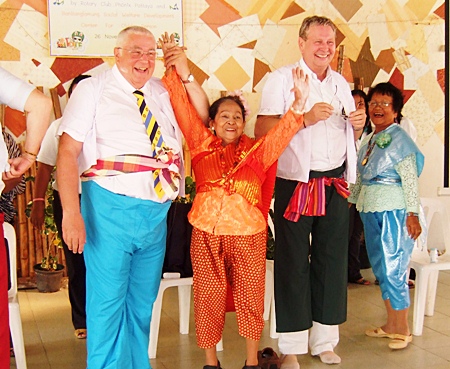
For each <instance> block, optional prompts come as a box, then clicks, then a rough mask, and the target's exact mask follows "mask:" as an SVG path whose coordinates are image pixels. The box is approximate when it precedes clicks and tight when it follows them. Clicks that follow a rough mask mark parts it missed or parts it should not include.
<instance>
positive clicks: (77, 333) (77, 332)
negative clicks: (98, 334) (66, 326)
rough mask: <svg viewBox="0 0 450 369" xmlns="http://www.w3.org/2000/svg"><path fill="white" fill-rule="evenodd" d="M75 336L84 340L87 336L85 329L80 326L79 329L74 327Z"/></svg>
mask: <svg viewBox="0 0 450 369" xmlns="http://www.w3.org/2000/svg"><path fill="white" fill-rule="evenodd" d="M74 334H75V337H76V338H78V339H79V340H84V339H86V337H87V329H85V328H80V329H75V333H74Z"/></svg>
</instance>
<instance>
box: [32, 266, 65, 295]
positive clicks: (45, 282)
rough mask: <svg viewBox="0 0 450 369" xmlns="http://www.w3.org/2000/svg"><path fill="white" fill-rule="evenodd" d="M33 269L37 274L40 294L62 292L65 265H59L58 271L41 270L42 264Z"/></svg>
mask: <svg viewBox="0 0 450 369" xmlns="http://www.w3.org/2000/svg"><path fill="white" fill-rule="evenodd" d="M33 269H34V272H35V273H36V285H37V289H38V291H39V292H57V291H59V290H60V288H61V278H62V276H63V273H64V265H62V264H58V268H57V269H56V270H45V269H42V268H41V264H36V265H35V266H34V267H33Z"/></svg>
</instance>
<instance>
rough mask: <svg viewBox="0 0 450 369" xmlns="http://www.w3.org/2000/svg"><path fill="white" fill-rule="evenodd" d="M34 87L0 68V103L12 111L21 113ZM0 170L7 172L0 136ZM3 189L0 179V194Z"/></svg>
mask: <svg viewBox="0 0 450 369" xmlns="http://www.w3.org/2000/svg"><path fill="white" fill-rule="evenodd" d="M33 90H34V86H33V85H31V84H29V83H26V82H24V81H22V80H21V79H20V78H17V77H16V76H14V75H12V74H11V73H9V72H8V71H6V70H5V69H3V68H1V67H0V103H1V104H5V105H8V106H9V107H10V108H12V109H16V110H20V111H23V110H24V108H25V103H26V102H27V99H28V97H29V96H30V94H31V92H32V91H33ZM0 136H1V137H0V169H1V171H2V172H5V171H8V170H9V164H8V150H7V149H6V145H5V142H4V141H3V135H0ZM4 188H5V184H4V183H3V181H2V180H1V178H0V193H1V192H2V191H3V189H4Z"/></svg>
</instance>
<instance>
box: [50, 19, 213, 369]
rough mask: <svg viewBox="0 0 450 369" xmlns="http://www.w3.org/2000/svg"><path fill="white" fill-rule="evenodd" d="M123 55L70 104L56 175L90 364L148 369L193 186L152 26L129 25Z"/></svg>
mask: <svg viewBox="0 0 450 369" xmlns="http://www.w3.org/2000/svg"><path fill="white" fill-rule="evenodd" d="M114 59H115V65H114V66H113V67H112V69H111V70H108V71H105V72H103V73H101V74H99V75H97V76H94V77H91V78H89V79H86V80H84V81H82V82H81V83H80V84H79V85H78V87H77V88H76V89H75V91H74V92H73V94H72V96H71V98H70V99H69V101H68V103H67V106H66V108H65V111H64V115H63V118H62V122H61V125H60V127H59V129H58V134H59V135H60V136H61V137H60V140H59V148H58V156H57V164H56V165H57V168H58V171H57V174H56V180H57V182H58V189H59V195H60V198H61V204H62V208H63V220H62V233H63V236H64V241H65V242H66V244H67V246H68V248H69V250H72V252H74V253H79V254H80V253H84V260H85V263H86V319H87V330H88V333H89V337H88V340H87V366H88V368H92V369H123V368H127V369H149V368H150V363H149V360H148V345H149V331H150V320H151V314H152V307H153V303H154V301H155V299H156V296H157V294H158V289H159V285H160V282H161V271H162V265H163V260H164V253H165V245H166V235H167V212H168V210H169V207H170V204H171V202H172V200H173V199H175V198H176V197H177V195H178V193H179V192H180V193H181V195H183V192H184V179H183V176H184V173H183V162H182V134H181V131H180V130H179V128H178V125H177V122H176V119H175V116H174V114H173V110H172V107H171V104H170V99H169V94H168V92H167V90H166V89H165V88H164V86H163V84H162V82H161V80H160V79H158V78H155V77H153V72H154V70H155V62H156V40H155V37H154V36H153V34H152V33H151V32H150V31H149V30H148V29H146V28H144V27H139V26H130V27H127V28H125V29H123V30H122V31H120V33H119V34H118V36H117V40H116V47H115V48H114ZM188 88H189V91H188V93H189V97H190V98H191V101H192V102H193V103H194V105H195V106H196V107H197V108H198V109H199V111H200V112H204V111H207V107H208V101H207V97H206V94H204V91H203V90H202V88H201V87H200V85H198V84H197V83H196V82H195V81H194V82H193V83H190V86H189V87H188ZM80 175H81V176H82V196H81V209H80V201H79V191H78V184H79V178H80ZM180 177H181V178H180Z"/></svg>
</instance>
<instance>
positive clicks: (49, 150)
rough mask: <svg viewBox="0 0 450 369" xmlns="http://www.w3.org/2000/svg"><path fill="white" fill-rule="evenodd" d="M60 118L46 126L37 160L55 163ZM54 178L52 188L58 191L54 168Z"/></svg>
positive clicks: (53, 164)
mask: <svg viewBox="0 0 450 369" xmlns="http://www.w3.org/2000/svg"><path fill="white" fill-rule="evenodd" d="M61 119H62V118H59V119H57V120H55V121H54V122H53V123H52V124H50V127H48V129H47V132H45V136H44V139H43V140H42V143H41V149H40V150H39V153H38V156H37V159H36V160H37V161H38V162H39V163H43V164H47V165H50V166H53V167H54V166H55V165H56V158H57V156H58V144H59V136H58V135H57V132H58V128H59V125H60V124H61ZM54 178H55V180H54V181H53V183H52V188H53V189H55V190H56V191H58V182H57V181H56V170H55V172H54ZM78 193H81V183H79V184H78Z"/></svg>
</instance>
